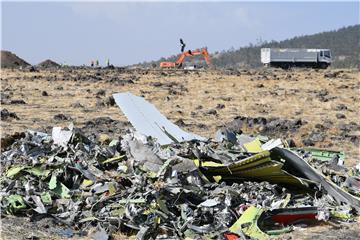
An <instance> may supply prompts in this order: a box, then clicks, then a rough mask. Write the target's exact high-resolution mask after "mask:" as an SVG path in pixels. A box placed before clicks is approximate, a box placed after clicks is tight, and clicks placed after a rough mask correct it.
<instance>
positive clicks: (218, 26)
mask: <svg viewBox="0 0 360 240" xmlns="http://www.w3.org/2000/svg"><path fill="white" fill-rule="evenodd" d="M1 4H2V14H1V18H2V19H1V20H2V47H1V48H2V49H5V50H10V51H13V52H15V53H16V54H17V55H18V56H20V57H22V58H24V59H25V60H26V61H28V62H30V63H32V64H37V63H39V62H41V61H43V60H45V59H47V58H51V59H53V60H55V61H57V62H66V63H67V64H76V65H81V64H89V63H90V60H91V59H99V60H100V63H102V64H104V63H105V59H106V58H110V62H111V63H113V64H115V65H127V64H133V63H138V62H142V61H148V60H157V59H159V58H160V57H162V56H169V55H173V54H177V53H178V52H179V51H180V47H179V38H180V37H181V38H183V39H184V40H185V42H186V43H187V47H189V48H190V49H192V48H199V47H202V46H207V47H208V49H209V51H210V52H214V51H218V50H224V49H225V50H226V49H229V48H231V47H234V48H239V47H241V46H245V45H247V44H249V43H250V42H252V43H256V41H257V39H260V38H261V39H262V40H273V39H274V40H283V39H286V38H290V37H293V36H298V35H305V34H312V33H317V32H321V31H326V30H334V29H337V28H340V27H344V26H348V25H354V24H358V23H359V2H357V1H355V2H318V3H313V2H302V3H301V2H300V3H294V2H265V3H264V2H250V3H247V2H228V3H223V2H208V3H204V2H201V3H194V2H183V3H181V2H179V3H166V2H150V3H149V2H148V3H146V2H143V3H132V2H129V3H128V2H108V3H100V2H99V3H96V2H88V3H84V2H26V3H24V2H2V3H1Z"/></svg>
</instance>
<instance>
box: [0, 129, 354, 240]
mask: <svg viewBox="0 0 360 240" xmlns="http://www.w3.org/2000/svg"><path fill="white" fill-rule="evenodd" d="M244 139H248V140H249V141H250V142H246V141H245V142H244V141H243V140H244ZM221 140H222V142H213V141H210V140H207V141H200V140H192V141H184V142H181V143H172V144H170V145H167V146H161V145H160V144H159V143H158V142H157V141H155V140H154V139H152V138H151V137H144V136H141V135H139V134H138V133H132V132H129V133H128V134H127V135H124V136H122V138H121V139H119V140H113V141H111V142H110V144H108V145H100V144H98V143H96V142H93V141H91V140H89V139H88V138H86V137H85V136H84V135H82V134H81V133H80V132H79V131H78V130H77V129H74V128H73V126H70V127H69V129H59V128H54V130H53V132H52V135H48V134H46V133H40V132H33V131H29V132H26V134H25V137H23V138H21V139H18V140H17V141H16V142H15V143H14V144H13V145H12V146H11V147H9V148H8V149H7V151H5V152H2V154H1V164H2V171H3V172H2V173H1V176H2V177H1V185H0V187H1V212H2V214H16V215H39V214H40V215H41V214H47V215H50V216H52V217H54V218H55V219H56V220H57V221H59V222H60V223H61V224H66V225H69V226H72V227H77V228H81V229H82V230H84V231H86V230H87V229H88V228H89V227H90V226H93V227H97V229H99V231H98V232H97V233H96V234H97V235H99V236H101V238H103V239H107V236H106V234H109V233H113V232H115V231H121V232H122V233H124V234H129V235H131V234H136V237H137V238H138V239H184V238H186V237H188V238H192V239H194V238H197V237H199V236H203V237H208V238H214V239H234V238H233V237H234V236H235V237H236V238H239V239H241V238H248V236H250V237H252V238H254V239H266V238H269V236H270V235H274V234H280V233H282V232H288V231H291V227H290V226H291V225H293V224H294V222H296V223H298V222H301V221H303V222H308V220H309V219H310V220H311V221H315V222H318V221H320V220H321V221H351V220H352V219H353V216H354V215H357V214H358V213H359V212H358V211H359V207H360V206H359V199H358V198H357V197H356V196H355V195H359V181H358V179H359V171H358V170H357V169H353V170H351V171H350V172H351V174H350V173H349V171H348V170H346V171H345V170H344V171H341V175H340V176H341V179H345V180H339V179H338V178H336V176H339V175H337V173H338V172H339V171H321V169H324V164H326V163H324V161H317V160H316V159H313V158H311V156H310V155H309V154H307V153H306V151H305V150H303V152H302V154H304V155H306V158H305V157H304V158H302V157H301V156H299V155H297V154H295V153H294V152H293V151H291V150H289V149H286V148H284V146H283V145H282V144H281V141H280V142H279V140H272V141H271V142H268V140H269V139H266V138H261V137H258V138H249V137H246V136H244V135H237V136H236V139H234V138H233V137H232V139H231V141H230V140H229V141H228V140H227V139H226V138H222V139H221ZM267 142H268V144H266V143H267ZM264 149H265V150H264ZM299 154H300V153H299ZM300 155H301V154H300ZM310 164H311V165H312V166H311V165H310ZM328 164H330V163H328ZM330 165H331V164H330ZM342 168H344V167H343V166H342ZM327 169H328V168H327ZM344 169H345V168H344ZM325 175H327V176H325ZM326 177H328V178H326ZM294 220H296V221H294Z"/></svg>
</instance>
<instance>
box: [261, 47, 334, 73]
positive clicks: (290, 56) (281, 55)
mask: <svg viewBox="0 0 360 240" xmlns="http://www.w3.org/2000/svg"><path fill="white" fill-rule="evenodd" d="M261 62H262V63H263V64H264V65H265V66H270V67H281V68H283V69H289V68H291V67H312V68H323V69H325V68H327V67H328V66H329V65H330V64H331V51H330V49H300V48H282V49H281V48H262V49H261Z"/></svg>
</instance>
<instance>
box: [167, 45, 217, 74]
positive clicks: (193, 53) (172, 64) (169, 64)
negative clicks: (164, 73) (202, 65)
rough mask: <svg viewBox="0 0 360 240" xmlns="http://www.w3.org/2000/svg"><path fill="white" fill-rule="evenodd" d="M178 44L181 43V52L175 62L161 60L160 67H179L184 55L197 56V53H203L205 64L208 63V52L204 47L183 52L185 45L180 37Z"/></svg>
mask: <svg viewBox="0 0 360 240" xmlns="http://www.w3.org/2000/svg"><path fill="white" fill-rule="evenodd" d="M180 44H181V51H182V54H181V55H180V56H179V57H178V59H177V60H176V61H175V62H161V63H160V67H161V68H176V67H177V68H180V67H181V66H182V63H183V62H184V60H185V58H186V57H192V56H197V55H203V56H204V58H205V62H206V64H207V65H210V59H209V53H208V51H207V48H206V47H205V48H201V49H196V50H188V51H185V52H184V49H185V46H186V45H185V43H184V42H183V40H182V39H180Z"/></svg>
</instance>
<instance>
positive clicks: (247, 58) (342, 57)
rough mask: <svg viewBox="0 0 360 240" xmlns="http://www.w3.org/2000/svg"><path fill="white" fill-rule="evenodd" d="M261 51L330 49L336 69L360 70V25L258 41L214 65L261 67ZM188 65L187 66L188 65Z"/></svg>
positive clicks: (216, 57) (216, 58)
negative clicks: (275, 39) (278, 39)
mask: <svg viewBox="0 0 360 240" xmlns="http://www.w3.org/2000/svg"><path fill="white" fill-rule="evenodd" d="M261 48H328V49H331V51H332V55H333V63H332V67H334V68H360V25H359V24H358V25H353V26H349V27H343V28H340V29H338V30H335V31H328V32H322V33H317V34H313V35H305V36H298V37H294V38H291V39H287V40H283V41H270V42H267V41H264V42H263V41H262V40H261V39H260V40H258V41H257V43H256V44H251V43H250V44H249V45H248V46H246V47H241V48H239V49H234V48H232V49H229V50H227V51H221V52H215V53H213V54H211V62H212V64H213V65H214V66H216V67H219V68H236V67H260V66H262V64H261V62H260V49H261ZM176 58H177V56H176V55H173V56H171V57H168V58H161V59H160V60H158V61H152V62H144V63H142V64H140V65H142V66H145V67H156V66H159V63H160V62H161V61H175V60H176ZM187 62H190V63H191V64H196V63H199V64H200V63H202V62H203V59H202V58H201V57H195V58H192V59H187ZM185 64H186V63H185Z"/></svg>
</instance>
